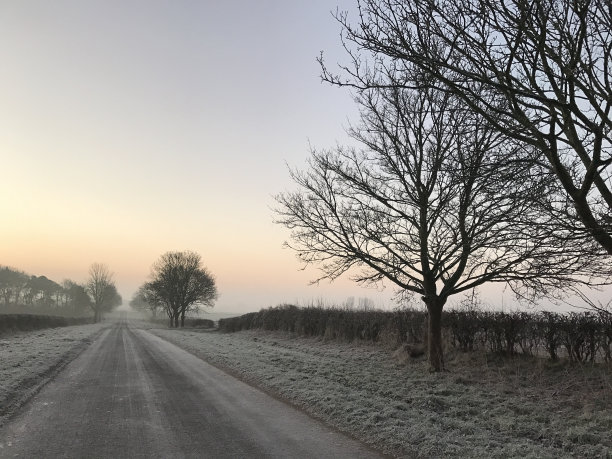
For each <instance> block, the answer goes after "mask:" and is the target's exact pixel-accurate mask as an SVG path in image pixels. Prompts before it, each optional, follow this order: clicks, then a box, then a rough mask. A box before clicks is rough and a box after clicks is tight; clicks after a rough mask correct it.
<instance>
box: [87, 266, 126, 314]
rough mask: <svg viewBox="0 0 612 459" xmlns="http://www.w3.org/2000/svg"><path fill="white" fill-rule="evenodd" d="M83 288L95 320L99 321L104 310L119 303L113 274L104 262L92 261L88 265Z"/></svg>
mask: <svg viewBox="0 0 612 459" xmlns="http://www.w3.org/2000/svg"><path fill="white" fill-rule="evenodd" d="M85 290H86V291H87V293H88V294H89V296H90V298H91V303H90V307H91V308H92V309H93V311H94V321H95V322H99V321H100V319H101V318H102V313H103V312H104V311H105V310H108V309H111V308H112V307H114V306H118V304H121V299H120V297H119V298H118V293H117V289H116V288H115V283H114V281H113V274H112V273H111V271H110V269H108V266H106V265H105V264H102V263H93V264H92V265H91V266H90V267H89V278H88V279H87V283H86V284H85ZM117 302H118V304H117Z"/></svg>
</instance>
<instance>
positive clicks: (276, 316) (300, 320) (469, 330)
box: [219, 305, 612, 362]
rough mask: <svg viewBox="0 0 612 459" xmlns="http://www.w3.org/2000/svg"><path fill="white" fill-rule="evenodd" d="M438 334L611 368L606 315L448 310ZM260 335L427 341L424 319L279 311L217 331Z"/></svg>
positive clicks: (409, 312)
mask: <svg viewBox="0 0 612 459" xmlns="http://www.w3.org/2000/svg"><path fill="white" fill-rule="evenodd" d="M442 324H443V329H444V330H443V334H444V336H446V337H447V338H448V344H449V345H450V346H452V347H453V348H455V349H457V350H460V351H464V352H468V351H473V350H476V349H483V350H486V351H490V352H493V353H497V354H504V355H510V356H513V355H518V354H522V355H541V354H544V355H547V356H548V357H549V358H550V359H551V360H556V359H558V358H559V356H560V355H564V356H566V357H567V358H568V359H569V360H571V361H575V362H587V361H589V362H594V361H596V360H604V361H606V362H612V314H611V313H610V312H606V311H598V312H590V311H589V312H581V313H576V312H571V313H566V314H560V313H554V312H547V311H545V312H535V313H528V312H519V311H516V312H510V313H508V312H491V311H480V310H474V309H471V310H450V311H445V312H444V313H443V318H442ZM250 329H261V330H277V331H285V332H290V333H295V334H298V335H300V336H318V337H322V338H325V339H330V340H343V341H354V340H364V341H371V342H376V343H383V344H389V345H399V344H401V343H422V342H424V341H425V340H426V333H427V313H426V312H425V311H418V310H414V309H402V310H396V311H378V310H350V309H342V308H323V307H306V308H299V307H297V306H292V305H282V306H277V307H274V308H267V309H262V310H261V311H259V312H251V313H248V314H244V315H242V316H239V317H232V318H228V319H221V320H219V330H220V331H223V332H237V331H240V330H250Z"/></svg>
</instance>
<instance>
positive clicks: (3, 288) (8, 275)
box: [0, 266, 28, 306]
mask: <svg viewBox="0 0 612 459" xmlns="http://www.w3.org/2000/svg"><path fill="white" fill-rule="evenodd" d="M27 282H28V275H27V274H25V273H23V272H21V271H18V270H16V269H13V268H9V267H7V266H3V267H0V297H1V298H2V300H3V301H4V305H5V306H8V305H9V304H10V303H11V301H12V302H13V304H18V303H19V300H20V298H21V292H22V291H23V288H24V287H25V285H26V283H27Z"/></svg>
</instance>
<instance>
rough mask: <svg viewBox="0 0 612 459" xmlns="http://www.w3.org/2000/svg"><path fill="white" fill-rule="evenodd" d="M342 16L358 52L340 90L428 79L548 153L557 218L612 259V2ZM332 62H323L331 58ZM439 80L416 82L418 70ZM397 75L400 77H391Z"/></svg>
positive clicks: (429, 1) (486, 2) (476, 0)
mask: <svg viewBox="0 0 612 459" xmlns="http://www.w3.org/2000/svg"><path fill="white" fill-rule="evenodd" d="M358 4H359V15H358V17H357V18H355V21H354V22H351V19H352V18H349V17H348V16H347V15H346V14H345V13H339V14H338V15H337V18H338V20H339V21H340V23H341V24H342V28H343V38H344V40H343V43H344V44H345V47H346V49H347V50H348V52H349V55H350V56H351V61H350V64H349V65H346V66H344V67H342V70H341V71H339V72H337V73H336V72H334V71H333V70H329V69H328V68H326V67H325V66H324V65H323V78H324V79H326V80H327V81H330V82H332V83H334V84H339V85H348V86H353V87H357V88H360V89H362V88H374V87H381V86H386V85H388V84H393V85H398V86H403V87H414V86H418V85H422V84H425V85H427V86H428V87H437V88H440V89H442V90H445V91H449V92H451V93H453V94H455V95H457V96H459V97H461V98H462V99H463V100H464V101H465V102H466V103H467V104H468V105H470V107H471V108H472V109H473V110H475V111H476V112H478V113H479V114H480V115H481V116H482V117H484V118H486V119H487V120H488V122H489V123H490V124H491V125H492V126H493V127H494V128H495V129H497V130H498V131H499V132H503V133H504V135H507V136H510V137H513V138H514V139H517V140H519V141H521V142H523V143H525V144H527V145H530V146H533V147H535V148H536V149H537V151H538V152H539V158H538V160H537V162H538V164H539V165H544V166H545V167H546V168H547V169H548V170H549V171H550V172H552V173H553V174H554V175H555V177H556V179H557V183H558V185H559V187H560V189H561V190H562V191H563V193H564V196H563V199H560V200H556V201H554V202H553V203H552V206H551V208H550V211H551V214H552V215H554V216H553V217H551V218H555V219H557V220H558V223H559V229H560V231H563V232H565V233H567V234H568V237H581V236H582V235H581V233H586V235H588V237H590V238H592V239H593V240H595V241H597V243H598V244H599V246H600V247H601V250H602V251H603V252H604V253H607V254H608V255H612V137H611V135H612V116H611V113H610V111H611V107H612V6H611V3H610V1H609V0H579V1H576V0H527V1H525V0H510V1H494V0H452V1H450V0H358ZM321 63H322V64H323V61H321ZM415 69H417V71H418V73H419V74H421V73H426V74H427V75H429V76H430V78H429V79H426V80H423V79H415V73H414V70H415ZM389 75H392V77H393V78H389Z"/></svg>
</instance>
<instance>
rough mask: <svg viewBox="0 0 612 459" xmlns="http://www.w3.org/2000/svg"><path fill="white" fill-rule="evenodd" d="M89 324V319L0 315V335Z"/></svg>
mask: <svg viewBox="0 0 612 459" xmlns="http://www.w3.org/2000/svg"><path fill="white" fill-rule="evenodd" d="M89 323H91V318H90V317H63V316H46V315H34V314H0V335H2V334H8V333H13V332H17V331H30V330H40V329H43V328H56V327H67V326H69V325H84V324H89Z"/></svg>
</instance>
